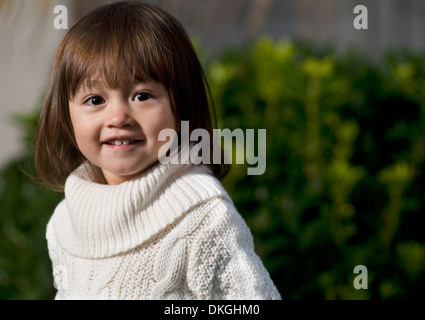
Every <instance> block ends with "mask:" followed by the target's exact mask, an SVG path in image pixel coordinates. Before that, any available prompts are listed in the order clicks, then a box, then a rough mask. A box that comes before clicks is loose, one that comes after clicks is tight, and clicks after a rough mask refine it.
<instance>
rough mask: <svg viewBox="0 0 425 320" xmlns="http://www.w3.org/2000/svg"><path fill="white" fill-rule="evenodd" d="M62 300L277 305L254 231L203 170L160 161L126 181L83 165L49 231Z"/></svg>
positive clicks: (71, 179)
mask: <svg viewBox="0 0 425 320" xmlns="http://www.w3.org/2000/svg"><path fill="white" fill-rule="evenodd" d="M46 237H47V241H48V247H49V255H50V258H51V260H52V264H53V275H54V280H55V287H56V288H57V290H58V291H57V294H56V299H114V300H115V299H198V300H200V299H202V300H204V299H280V298H281V296H280V294H279V292H278V291H277V289H276V287H275V285H274V284H273V281H272V280H271V278H270V275H269V273H268V272H267V270H266V269H265V267H264V266H263V264H262V262H261V260H260V259H259V257H258V256H257V255H256V253H255V252H254V244H253V239H252V235H251V233H250V230H249V229H248V227H247V225H246V224H245V221H244V220H243V218H242V217H241V216H240V215H239V213H238V212H237V211H236V209H235V207H234V205H233V203H232V201H231V199H230V198H229V196H228V194H227V193H226V191H225V190H224V188H223V186H222V185H221V183H220V182H219V181H218V180H217V179H216V178H215V177H214V176H213V175H212V174H211V172H210V170H209V169H208V167H206V166H204V165H192V164H189V165H182V164H167V165H164V164H161V163H158V164H157V165H155V166H154V167H152V168H150V169H149V170H147V171H146V172H145V173H143V175H142V176H140V177H139V178H137V179H134V180H131V181H127V182H124V183H122V184H120V185H102V184H97V183H94V182H92V181H91V180H90V179H89V178H88V175H87V172H86V170H85V168H84V166H81V167H79V168H78V169H77V170H75V171H74V172H73V173H72V174H71V175H70V176H69V177H68V179H67V181H66V184H65V199H64V200H63V201H62V202H61V203H60V204H59V205H58V206H57V208H56V210H55V212H54V214H53V215H52V217H51V219H50V221H49V223H48V226H47V233H46Z"/></svg>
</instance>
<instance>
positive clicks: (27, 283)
mask: <svg viewBox="0 0 425 320" xmlns="http://www.w3.org/2000/svg"><path fill="white" fill-rule="evenodd" d="M35 121H36V115H33V116H30V117H28V118H22V119H21V123H22V124H23V125H24V126H23V129H24V130H26V135H25V141H26V142H27V143H30V141H31V137H32V136H33V132H34V127H35ZM28 150H31V148H28ZM29 153H30V154H28V155H27V156H25V157H22V158H20V159H17V160H15V161H12V162H11V163H10V164H9V165H7V166H6V167H5V168H4V169H3V170H2V171H1V172H0V239H1V241H0V299H1V300H6V299H50V298H52V297H53V294H54V288H53V285H52V284H53V278H52V276H51V274H52V272H51V263H50V261H49V257H48V252H47V242H46V240H45V231H46V224H47V222H48V219H49V217H50V215H51V214H52V212H53V209H54V207H55V206H56V204H57V203H58V202H59V199H60V195H58V194H55V193H53V192H50V191H48V190H46V189H45V188H44V187H42V186H40V185H39V184H36V183H34V181H33V180H32V179H31V178H30V176H34V174H35V172H34V171H33V170H31V165H30V164H31V162H32V153H31V152H29Z"/></svg>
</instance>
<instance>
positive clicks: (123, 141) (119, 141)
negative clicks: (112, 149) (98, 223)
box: [109, 139, 133, 146]
mask: <svg viewBox="0 0 425 320" xmlns="http://www.w3.org/2000/svg"><path fill="white" fill-rule="evenodd" d="M132 141H133V140H130V139H124V140H112V141H111V142H110V143H109V144H111V145H114V146H120V145H122V144H125V145H127V144H130V143H131V142H132Z"/></svg>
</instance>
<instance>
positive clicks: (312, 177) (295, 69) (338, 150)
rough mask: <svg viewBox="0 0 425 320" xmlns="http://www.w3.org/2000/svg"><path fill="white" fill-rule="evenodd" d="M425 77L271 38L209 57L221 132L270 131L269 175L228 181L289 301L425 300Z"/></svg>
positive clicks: (240, 173) (391, 64)
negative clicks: (363, 281)
mask: <svg viewBox="0 0 425 320" xmlns="http://www.w3.org/2000/svg"><path fill="white" fill-rule="evenodd" d="M424 71H425V58H424V56H421V55H413V54H409V53H408V52H401V51H399V52H388V53H387V54H385V56H384V57H383V58H382V60H381V61H380V63H379V64H376V63H373V62H371V61H367V60H366V59H364V58H363V57H362V56H360V55H359V54H356V53H355V52H347V53H346V54H344V55H336V54H335V53H334V52H332V50H328V51H327V52H317V51H315V50H314V49H312V48H309V47H308V46H305V45H301V44H296V43H294V42H291V41H287V40H282V41H278V42H275V41H272V40H270V39H268V38H263V39H260V41H258V42H257V43H255V44H253V45H251V46H248V47H245V48H239V49H235V50H228V51H226V52H224V53H223V54H222V55H221V56H220V57H218V58H216V59H214V60H212V61H210V63H209V65H208V72H207V73H208V76H209V80H210V85H211V89H212V92H213V95H214V99H215V104H216V107H217V109H218V110H219V119H220V126H221V127H227V128H230V129H231V130H233V129H235V128H254V129H267V169H266V172H265V173H264V174H263V175H260V176H248V175H246V168H240V166H238V165H234V172H232V173H231V174H230V176H229V177H228V178H226V180H225V181H224V183H225V186H226V188H227V189H228V190H229V193H230V194H231V196H232V198H233V199H234V202H235V205H236V206H237V207H238V209H239V210H240V212H241V213H242V214H243V215H244V217H245V218H246V220H247V222H248V225H249V226H250V228H251V230H252V231H253V233H254V238H255V241H256V246H257V251H258V253H259V255H260V256H261V258H262V259H263V261H264V263H265V265H266V266H267V268H268V270H269V271H270V273H271V275H272V278H273V279H274V281H275V283H276V285H277V286H278V287H279V289H280V291H281V292H282V294H283V297H286V298H288V299H310V298H315V299H391V298H394V299H395V298H398V299H406V298H419V297H422V298H423V297H425V296H424V293H423V288H424V287H425V271H424V270H425V260H424V259H425V257H424V248H425V236H424V232H423V228H424V227H425V216H424V214H423V212H424V210H425V208H424V202H423V201H421V198H422V196H423V194H424V193H425V190H424V189H425V187H424V186H425V183H424V182H425V181H424V173H423V172H424V170H423V168H424V156H425V139H424V138H425V137H424V134H425V127H424V126H425V113H424V111H425V109H424V108H425V78H424V77H423V75H424ZM356 265H365V266H366V267H367V268H368V282H369V283H368V289H367V290H362V289H360V290H357V289H355V288H354V286H353V280H354V278H355V276H356V274H353V270H354V267H355V266H356Z"/></svg>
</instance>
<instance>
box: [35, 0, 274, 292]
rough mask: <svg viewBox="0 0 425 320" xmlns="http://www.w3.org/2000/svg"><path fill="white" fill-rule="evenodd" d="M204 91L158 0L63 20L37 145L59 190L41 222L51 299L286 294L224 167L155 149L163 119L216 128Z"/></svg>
mask: <svg viewBox="0 0 425 320" xmlns="http://www.w3.org/2000/svg"><path fill="white" fill-rule="evenodd" d="M207 92H208V90H207V89H206V82H205V79H204V75H203V72H202V68H201V66H200V63H199V61H198V59H197V57H196V54H195V52H194V50H193V47H192V45H191V43H190V41H189V39H188V37H187V35H186V33H185V31H184V30H183V29H182V27H181V25H180V24H179V23H178V22H177V21H176V20H175V19H174V18H173V17H171V16H170V15H169V14H167V13H166V12H164V11H162V10H160V9H158V8H155V7H153V6H150V5H146V4H142V3H139V2H119V3H113V4H109V5H106V6H103V7H101V8H99V9H97V10H95V11H93V12H91V13H89V14H88V15H87V16H85V17H83V18H82V19H80V20H79V21H78V22H77V23H76V24H75V25H74V26H73V27H72V28H71V29H70V30H69V32H68V33H67V35H66V36H65V38H64V39H63V41H62V43H61V44H60V46H59V49H58V51H57V54H56V57H55V60H54V64H53V69H52V73H51V78H50V83H49V86H48V89H47V93H46V97H45V102H44V106H43V110H42V113H41V116H40V121H39V129H38V135H37V140H36V159H35V160H36V166H37V169H38V171H39V174H40V177H41V178H42V179H43V180H44V182H45V183H46V184H47V185H49V186H50V187H52V188H54V189H56V190H64V193H65V199H64V200H63V201H62V202H61V203H60V204H59V205H58V206H57V208H56V210H55V212H54V214H53V215H52V217H51V220H50V221H49V223H48V226H47V235H46V237H47V240H48V247H49V254H50V257H51V260H52V263H53V274H54V278H55V279H54V280H55V287H56V288H57V289H58V291H57V295H56V299H280V295H279V293H278V291H277V290H276V287H275V285H274V284H273V282H272V280H271V279H270V276H269V274H268V272H267V271H266V269H265V268H264V266H263V264H262V262H261V261H260V259H259V258H258V256H257V255H256V254H255V253H254V246H253V239H252V236H251V234H250V231H249V229H248V227H247V226H246V224H245V222H244V221H243V219H242V217H241V216H240V215H239V214H238V213H237V211H236V209H235V207H234V205H233V203H232V201H231V199H230V198H229V196H228V194H227V193H226V191H225V190H224V189H223V187H222V185H221V184H220V182H219V179H220V178H222V177H223V176H224V175H225V174H226V173H227V170H228V167H227V166H226V165H224V164H214V163H213V161H210V162H209V163H210V164H209V165H206V164H197V165H196V164H193V163H190V164H175V162H174V161H172V162H171V163H168V164H163V163H161V162H160V161H159V160H160V159H161V157H164V156H167V157H168V156H170V152H169V151H168V152H167V154H163V153H164V152H161V150H162V149H164V148H162V147H163V146H164V144H166V143H169V142H170V141H161V140H160V139H158V136H159V133H160V132H161V131H162V130H163V129H173V130H175V131H176V132H179V130H180V123H181V121H188V122H189V126H190V130H191V131H193V130H194V129H196V128H202V129H205V130H207V132H209V133H210V134H212V128H213V124H212V123H213V120H214V117H213V116H212V114H214V112H213V110H210V107H209V105H210V103H209V99H208V95H207ZM175 139H178V136H177V137H176V138H175ZM176 141H178V140H176ZM179 146H180V151H182V152H183V151H184V150H183V149H184V148H188V146H185V145H183V144H182V143H180V145H179ZM211 150H212V148H211ZM186 151H187V150H186ZM171 156H176V155H171ZM212 156H213V155H212V153H211V158H212Z"/></svg>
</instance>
